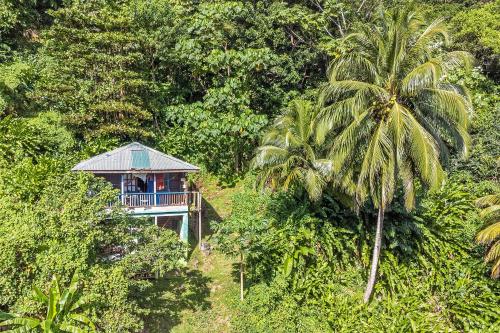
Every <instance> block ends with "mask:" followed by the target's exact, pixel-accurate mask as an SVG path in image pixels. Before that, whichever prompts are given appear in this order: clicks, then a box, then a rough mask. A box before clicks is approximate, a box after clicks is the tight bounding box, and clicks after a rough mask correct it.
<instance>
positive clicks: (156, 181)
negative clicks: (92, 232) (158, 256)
mask: <svg viewBox="0 0 500 333" xmlns="http://www.w3.org/2000/svg"><path fill="white" fill-rule="evenodd" d="M72 170H73V171H84V172H92V173H93V174H95V175H96V176H97V177H102V178H104V179H106V180H107V181H109V182H110V183H111V184H112V185H113V187H114V188H115V189H118V190H119V191H120V194H119V195H118V198H117V200H116V202H115V203H112V204H110V205H113V204H117V203H121V204H122V205H123V207H124V208H125V209H126V210H127V212H128V213H130V214H131V215H133V216H147V217H150V218H151V219H152V220H154V223H155V224H156V225H158V226H161V227H167V228H171V229H174V230H176V231H177V232H178V234H179V237H180V238H181V239H182V240H183V241H186V242H187V241H188V234H189V229H191V230H192V231H193V233H194V234H195V235H196V238H198V239H201V193H200V192H199V191H197V190H196V189H195V188H190V186H189V183H188V181H187V177H186V176H187V175H188V174H189V173H195V172H199V170H200V169H199V168H198V167H197V166H194V165H192V164H189V163H187V162H184V161H182V160H180V159H177V158H175V157H172V156H169V155H167V154H164V153H162V152H159V151H157V150H155V149H152V148H149V147H146V146H144V145H142V144H140V143H137V142H133V143H130V144H128V145H126V146H123V147H120V148H117V149H115V150H112V151H109V152H106V153H103V154H100V155H97V156H95V157H92V158H90V159H88V160H85V161H82V162H80V163H78V164H77V165H76V166H75V167H74V168H73V169H72Z"/></svg>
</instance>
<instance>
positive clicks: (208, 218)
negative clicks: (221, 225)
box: [201, 199, 222, 238]
mask: <svg viewBox="0 0 500 333" xmlns="http://www.w3.org/2000/svg"><path fill="white" fill-rule="evenodd" d="M201 205H202V221H203V237H206V236H208V237H209V238H210V236H211V235H212V234H213V230H212V229H211V227H210V223H211V222H212V221H215V222H221V221H222V217H221V216H220V215H219V214H218V213H217V210H216V209H215V208H214V207H213V206H212V205H211V204H210V203H209V202H208V201H207V200H205V199H203V202H202V204H201Z"/></svg>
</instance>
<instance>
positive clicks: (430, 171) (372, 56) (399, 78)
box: [319, 10, 472, 302]
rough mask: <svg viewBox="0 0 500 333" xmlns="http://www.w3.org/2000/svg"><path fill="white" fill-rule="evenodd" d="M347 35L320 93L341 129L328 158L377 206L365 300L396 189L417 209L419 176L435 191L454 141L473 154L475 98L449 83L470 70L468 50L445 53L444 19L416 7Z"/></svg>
mask: <svg viewBox="0 0 500 333" xmlns="http://www.w3.org/2000/svg"><path fill="white" fill-rule="evenodd" d="M360 29H361V30H360V31H359V32H356V33H352V34H350V35H348V36H346V38H345V41H346V42H347V43H348V44H349V45H350V50H349V51H348V52H346V53H344V54H343V55H341V56H340V57H339V58H338V59H335V60H334V61H333V62H332V64H331V65H330V68H329V73H328V75H329V81H328V83H327V84H326V85H325V86H324V87H323V89H322V92H321V95H320V104H321V106H322V107H323V109H322V111H321V112H320V115H319V116H320V117H321V119H322V122H323V123H325V124H326V126H327V127H328V128H330V129H331V131H333V132H335V133H336V137H335V139H334V140H333V143H332V148H331V150H330V152H329V154H330V155H329V156H330V158H331V160H332V161H333V171H334V173H335V174H336V176H337V175H338V176H340V177H343V175H345V174H347V173H351V174H354V175H355V176H356V177H355V181H356V184H357V185H356V190H355V197H356V199H357V202H358V203H359V204H362V203H364V202H365V201H367V199H368V198H370V199H371V201H372V202H373V204H374V206H375V207H376V208H377V209H378V218H377V227H376V234H375V245H374V249H373V257H372V263H371V269H370V275H369V279H368V283H367V287H366V290H365V295H364V301H365V302H368V301H369V299H370V297H371V295H372V293H373V287H374V285H375V280H376V274H377V266H378V260H379V256H380V249H381V243H382V231H383V221H384V213H385V211H386V209H387V207H388V206H389V205H390V203H391V202H392V200H393V197H394V192H395V190H396V187H397V186H398V185H399V184H401V185H402V187H403V190H404V198H405V206H406V208H407V209H408V210H410V209H412V208H414V204H415V203H414V201H415V186H414V183H415V181H416V180H420V181H421V183H422V184H423V185H424V186H427V187H428V188H436V187H437V186H439V185H441V183H442V180H443V168H442V166H441V161H442V160H444V159H446V158H447V156H448V149H449V148H448V147H450V146H454V147H456V148H457V149H459V150H460V152H461V154H462V155H466V154H467V148H468V144H469V136H468V134H467V123H468V112H469V111H471V103H470V99H469V97H468V95H467V93H466V91H465V89H464V88H463V87H461V86H459V85H454V84H450V83H448V82H446V74H447V73H448V72H450V71H451V70H453V69H456V68H457V67H461V66H464V67H466V68H469V67H470V65H471V62H472V59H471V57H470V55H469V54H468V53H466V52H460V51H456V52H441V46H442V45H444V44H446V43H447V41H448V34H447V32H446V29H445V26H444V24H443V21H442V20H437V21H434V22H433V23H431V24H430V25H425V23H424V21H423V20H422V19H421V18H420V17H419V16H418V15H417V14H416V13H413V12H408V11H399V10H396V11H393V12H390V13H386V14H384V17H382V19H381V20H380V21H379V24H373V25H366V26H364V27H361V28H360Z"/></svg>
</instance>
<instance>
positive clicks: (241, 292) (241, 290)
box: [240, 252, 244, 301]
mask: <svg viewBox="0 0 500 333" xmlns="http://www.w3.org/2000/svg"><path fill="white" fill-rule="evenodd" d="M243 284H244V281H243V252H240V300H241V301H242V300H243Z"/></svg>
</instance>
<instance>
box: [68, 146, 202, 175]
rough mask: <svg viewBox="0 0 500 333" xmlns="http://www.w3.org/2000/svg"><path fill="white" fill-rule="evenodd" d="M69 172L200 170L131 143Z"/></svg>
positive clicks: (84, 162)
mask: <svg viewBox="0 0 500 333" xmlns="http://www.w3.org/2000/svg"><path fill="white" fill-rule="evenodd" d="M71 170H73V171H91V172H95V173H111V172H115V171H120V172H125V173H126V172H137V171H150V172H155V171H156V172H160V171H185V172H197V171H199V170H200V168H198V167H197V166H195V165H192V164H189V163H187V162H184V161H181V160H180V159H178V158H175V157H172V156H169V155H167V154H164V153H162V152H159V151H158V150H155V149H152V148H149V147H146V146H144V145H143V144H140V143H138V142H132V143H130V144H128V145H126V146H123V147H120V148H117V149H115V150H112V151H109V152H107V153H104V154H101V155H97V156H95V157H92V158H90V159H88V160H85V161H82V162H80V163H78V164H77V165H76V166H75V167H74V168H73V169H71Z"/></svg>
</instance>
